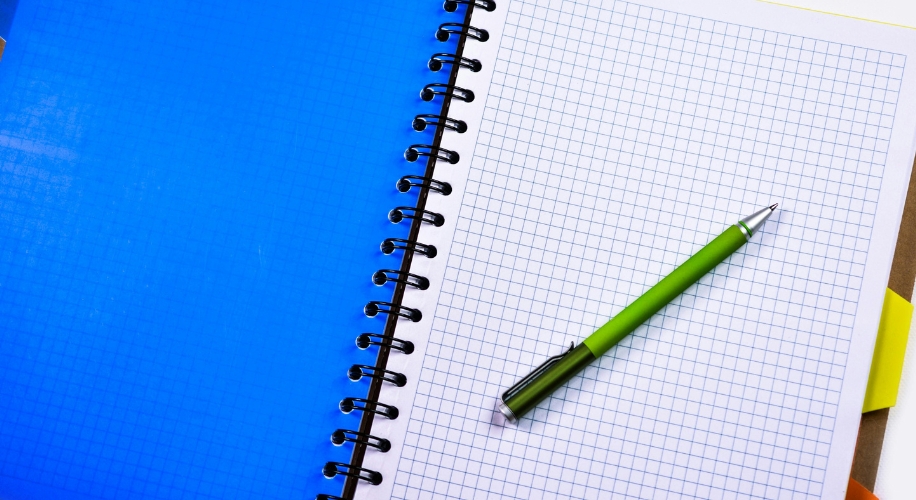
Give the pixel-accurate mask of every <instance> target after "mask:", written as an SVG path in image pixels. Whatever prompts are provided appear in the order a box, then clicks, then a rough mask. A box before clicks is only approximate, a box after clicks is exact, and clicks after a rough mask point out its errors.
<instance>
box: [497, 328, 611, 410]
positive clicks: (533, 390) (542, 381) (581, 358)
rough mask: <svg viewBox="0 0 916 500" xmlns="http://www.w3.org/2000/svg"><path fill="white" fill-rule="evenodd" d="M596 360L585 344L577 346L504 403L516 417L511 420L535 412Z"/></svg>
mask: <svg viewBox="0 0 916 500" xmlns="http://www.w3.org/2000/svg"><path fill="white" fill-rule="evenodd" d="M595 359H597V358H595V355H594V354H592V351H590V350H589V349H588V347H586V346H585V344H579V345H578V346H576V348H575V349H573V350H572V351H570V352H569V354H566V355H565V356H563V358H562V359H560V360H559V361H557V363H556V364H554V365H553V366H551V367H550V368H548V369H546V370H545V371H544V373H542V374H541V375H540V376H539V377H537V378H536V379H534V380H532V381H531V382H530V383H529V384H528V385H526V386H525V387H523V388H521V389H519V390H518V392H516V393H515V394H513V395H512V396H510V397H508V398H507V399H506V400H505V401H503V404H504V405H505V406H506V407H508V409H509V410H510V411H511V412H512V414H513V415H514V416H515V419H510V420H513V421H514V420H518V419H519V418H521V417H522V416H524V415H525V414H526V413H528V412H529V411H531V410H533V409H534V407H535V406H537V405H538V403H540V402H541V401H543V400H544V399H546V398H547V396H550V395H551V394H552V393H553V392H554V391H555V390H557V389H559V388H560V386H561V385H563V384H565V383H566V382H567V381H569V379H571V378H573V376H574V375H575V374H577V373H579V372H580V371H582V370H583V369H585V367H586V366H588V365H589V364H590V363H591V362H592V361H594V360H595ZM507 416H508V415H507Z"/></svg>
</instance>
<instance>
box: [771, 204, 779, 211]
mask: <svg viewBox="0 0 916 500" xmlns="http://www.w3.org/2000/svg"><path fill="white" fill-rule="evenodd" d="M778 206H779V203H774V204H772V205H770V210H776V207H778Z"/></svg>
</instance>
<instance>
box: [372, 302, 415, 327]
mask: <svg viewBox="0 0 916 500" xmlns="http://www.w3.org/2000/svg"><path fill="white" fill-rule="evenodd" d="M383 308H384V309H383ZM405 311H406V312H405ZM363 312H364V313H365V314H366V316H369V317H370V318H374V317H376V316H378V315H379V314H389V315H395V316H400V317H402V318H406V319H409V320H410V321H413V322H414V323H418V322H419V321H420V320H421V319H423V313H421V312H420V311H418V310H417V309H413V308H411V307H407V306H402V305H400V304H394V303H392V302H383V301H380V300H373V301H371V302H369V303H368V304H366V307H363Z"/></svg>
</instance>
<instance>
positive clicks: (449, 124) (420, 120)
mask: <svg viewBox="0 0 916 500" xmlns="http://www.w3.org/2000/svg"><path fill="white" fill-rule="evenodd" d="M430 125H436V126H442V127H445V128H447V129H449V130H454V131H455V132H458V133H459V134H463V133H465V132H467V131H468V124H467V123H465V122H463V121H462V120H456V119H454V118H449V117H447V116H445V115H431V114H423V115H417V116H415V117H414V119H413V129H414V130H416V131H417V132H422V131H424V130H426V127H428V126H430Z"/></svg>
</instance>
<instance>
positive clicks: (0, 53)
mask: <svg viewBox="0 0 916 500" xmlns="http://www.w3.org/2000/svg"><path fill="white" fill-rule="evenodd" d="M5 48H6V40H4V39H3V37H2V36H0V60H3V49H5Z"/></svg>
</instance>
